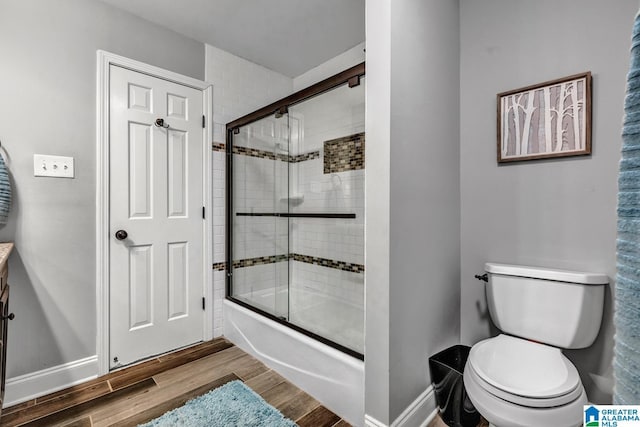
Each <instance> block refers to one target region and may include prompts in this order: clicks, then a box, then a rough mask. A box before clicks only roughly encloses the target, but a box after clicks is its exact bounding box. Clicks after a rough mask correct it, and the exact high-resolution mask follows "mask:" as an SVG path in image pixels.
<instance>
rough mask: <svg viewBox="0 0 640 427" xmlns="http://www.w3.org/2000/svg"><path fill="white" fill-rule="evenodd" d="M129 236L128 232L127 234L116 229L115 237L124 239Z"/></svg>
mask: <svg viewBox="0 0 640 427" xmlns="http://www.w3.org/2000/svg"><path fill="white" fill-rule="evenodd" d="M128 236H129V234H127V232H126V231H124V230H118V231H116V239H118V240H124V239H126V238H127V237H128Z"/></svg>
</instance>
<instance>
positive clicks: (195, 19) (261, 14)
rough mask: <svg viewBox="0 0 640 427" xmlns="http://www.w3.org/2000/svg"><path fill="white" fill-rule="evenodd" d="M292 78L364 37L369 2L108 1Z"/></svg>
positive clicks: (271, 0) (240, 0)
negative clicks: (366, 5) (366, 9)
mask: <svg viewBox="0 0 640 427" xmlns="http://www.w3.org/2000/svg"><path fill="white" fill-rule="evenodd" d="M103 1H104V2H106V3H109V4H111V5H113V6H115V7H117V8H119V9H123V10H126V11H128V12H130V13H132V14H134V15H137V16H140V17H142V18H144V19H147V20H149V21H151V22H154V23H156V24H159V25H161V26H163V27H166V28H169V29H171V30H173V31H175V32H177V33H180V34H183V35H185V36H187V37H190V38H193V39H195V40H198V41H201V42H204V43H208V44H210V45H213V46H216V47H218V48H220V49H223V50H226V51H228V52H231V53H233V54H234V55H237V56H240V57H242V58H245V59H248V60H249V61H252V62H255V63H257V64H260V65H262V66H264V67H267V68H269V69H271V70H274V71H277V72H279V73H282V74H284V75H286V76H289V77H296V76H299V75H300V74H302V73H304V72H306V71H308V70H310V69H311V68H313V67H315V66H317V65H319V64H321V63H323V62H325V61H326V60H328V59H330V58H333V57H334V56H336V55H338V54H340V53H342V52H344V51H346V50H348V49H349V48H351V47H353V46H355V45H357V44H359V43H361V42H363V41H364V39H365V32H364V21H365V18H364V2H365V0H268V1H265V0H179V1H176V0H103Z"/></svg>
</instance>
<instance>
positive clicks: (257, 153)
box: [213, 143, 320, 163]
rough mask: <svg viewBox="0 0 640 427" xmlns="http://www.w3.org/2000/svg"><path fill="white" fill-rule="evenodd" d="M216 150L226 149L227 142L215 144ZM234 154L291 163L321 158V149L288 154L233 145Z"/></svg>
mask: <svg viewBox="0 0 640 427" xmlns="http://www.w3.org/2000/svg"><path fill="white" fill-rule="evenodd" d="M213 145H214V147H213V149H214V151H225V150H226V147H225V144H216V143H214V144H213ZM233 154H240V155H243V156H249V157H257V158H259V159H268V160H280V161H282V162H289V163H299V162H304V161H306V160H313V159H319V158H320V151H311V152H309V153H304V154H298V155H297V156H289V155H288V154H281V153H273V152H271V151H266V150H258V149H257V148H249V147H241V146H236V147H233Z"/></svg>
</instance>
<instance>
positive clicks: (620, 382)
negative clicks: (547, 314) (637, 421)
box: [613, 14, 640, 405]
mask: <svg viewBox="0 0 640 427" xmlns="http://www.w3.org/2000/svg"><path fill="white" fill-rule="evenodd" d="M624 109H625V118H624V124H623V130H622V160H621V161H620V175H619V177H618V241H617V250H618V254H617V267H618V273H617V276H616V287H615V318H614V322H615V326H616V335H615V350H614V362H613V371H614V379H615V387H614V396H613V402H614V403H615V404H619V405H632V404H636V405H637V404H640V14H639V15H636V19H635V23H634V26H633V36H632V42H631V66H630V69H629V74H628V75H627V96H626V98H625V106H624Z"/></svg>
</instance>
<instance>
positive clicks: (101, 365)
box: [96, 50, 213, 375]
mask: <svg viewBox="0 0 640 427" xmlns="http://www.w3.org/2000/svg"><path fill="white" fill-rule="evenodd" d="M97 59H98V61H97V75H98V78H97V97H96V112H97V114H96V116H97V121H96V142H97V145H96V171H97V174H96V315H97V323H96V354H97V356H98V375H104V374H107V373H108V372H109V260H110V258H109V239H110V234H111V233H110V229H109V69H110V66H111V65H117V66H119V67H123V68H126V69H129V70H132V71H136V72H139V73H142V74H147V75H149V76H152V77H158V78H161V79H164V80H168V81H171V82H173V83H177V84H180V85H184V86H189V87H192V88H195V89H198V90H201V91H202V95H203V100H204V105H203V110H202V113H203V114H204V116H205V128H204V129H203V132H202V165H203V172H204V174H203V179H204V183H203V187H202V188H203V201H204V205H205V213H206V215H205V220H204V221H203V223H204V224H203V227H202V232H203V235H204V254H203V269H204V271H203V283H202V286H203V295H204V297H205V301H206V304H205V313H204V325H203V339H204V340H205V341H208V340H211V339H212V338H213V271H212V265H213V253H212V252H213V251H212V236H213V221H212V220H211V219H212V213H213V212H212V195H211V183H212V181H211V179H212V173H211V167H212V164H211V161H212V156H213V154H212V150H211V144H210V141H213V120H212V114H213V86H211V85H210V84H208V83H205V82H204V81H201V80H197V79H194V78H191V77H187V76H183V75H181V74H178V73H174V72H172V71H168V70H164V69H162V68H158V67H155V66H152V65H148V64H145V63H143V62H139V61H135V60H133V59H129V58H125V57H124V56H119V55H116V54H113V53H110V52H105V51H103V50H98V51H97Z"/></svg>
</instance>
